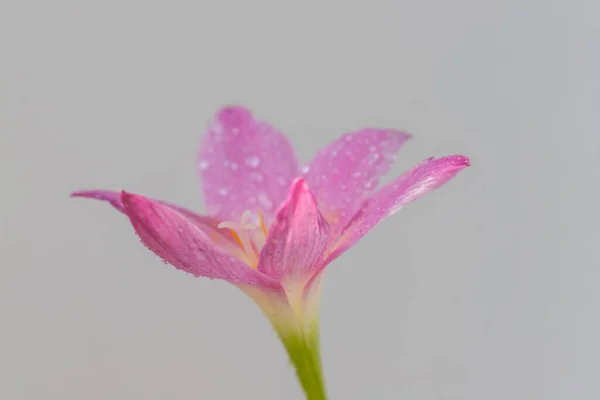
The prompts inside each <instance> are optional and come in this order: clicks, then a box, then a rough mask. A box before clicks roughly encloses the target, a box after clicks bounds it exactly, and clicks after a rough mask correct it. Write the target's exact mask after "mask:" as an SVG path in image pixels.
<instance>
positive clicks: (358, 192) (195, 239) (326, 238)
mask: <svg viewBox="0 0 600 400" xmlns="http://www.w3.org/2000/svg"><path fill="white" fill-rule="evenodd" d="M408 138H409V135H407V134H406V133H403V132H400V131H395V130H390V129H363V130H360V131H357V132H354V133H349V134H346V135H344V136H343V137H342V138H340V139H339V140H337V141H335V142H333V143H332V144H330V145H329V146H327V147H325V148H324V149H322V150H321V151H319V152H318V153H317V155H316V156H315V157H314V159H313V160H312V161H311V162H310V164H308V165H307V166H306V167H304V168H300V167H299V164H298V161H297V158H296V155H295V153H294V150H293V149H292V147H291V146H290V144H289V142H288V141H287V140H286V138H285V137H284V136H283V135H282V134H281V133H280V132H278V131H277V129H275V128H274V127H272V126H270V125H269V124H267V123H265V122H262V121H258V120H256V119H255V118H254V117H253V115H252V114H251V113H250V112H249V111H248V110H246V109H244V108H242V107H226V108H223V109H222V110H220V111H219V112H218V113H217V115H216V117H215V119H214V121H213V122H212V124H211V125H210V127H209V129H208V131H207V133H206V136H205V137H204V140H203V143H202V145H201V148H200V152H199V157H198V172H199V175H200V180H201V184H202V189H203V191H204V200H205V202H206V209H207V214H208V216H202V215H198V214H195V213H193V212H192V211H189V210H187V209H184V208H182V207H179V206H175V205H172V204H169V203H165V202H162V201H156V200H152V199H150V198H147V197H144V196H140V195H137V194H132V193H128V192H124V191H123V192H120V193H118V192H111V191H103V190H89V191H79V192H75V193H73V196H79V197H89V198H96V199H100V200H105V201H108V202H109V203H110V204H112V205H113V206H114V207H115V208H116V209H117V210H119V211H121V212H122V213H123V214H125V215H126V216H127V217H128V218H129V220H130V221H131V224H132V226H133V228H134V230H135V231H136V233H137V234H138V236H139V237H140V238H141V240H142V242H143V243H144V244H145V245H146V246H147V247H148V248H149V249H150V250H151V251H153V252H154V253H155V254H156V255H158V256H159V257H160V258H162V259H163V260H164V261H165V262H167V263H169V264H171V265H173V266H174V267H176V268H178V269H181V270H183V271H185V272H188V273H190V274H192V275H194V276H203V277H208V278H212V279H223V280H226V281H228V282H231V283H232V284H234V285H235V286H237V287H239V288H240V289H241V290H243V291H244V292H245V293H246V294H247V295H248V296H250V297H251V298H252V299H253V300H254V301H255V302H256V303H257V304H258V305H259V306H260V307H261V309H262V310H263V311H264V313H265V315H266V316H267V317H268V318H269V320H270V321H271V323H272V324H273V326H274V328H275V330H276V331H277V333H278V334H279V336H280V338H281V340H282V342H283V344H284V346H285V347H286V350H287V351H288V353H289V355H290V358H291V361H292V363H293V364H294V365H295V367H296V370H297V373H298V378H299V380H300V383H301V385H302V386H303V388H304V390H305V391H306V393H307V398H308V399H325V389H324V383H323V379H322V374H321V364H320V356H319V340H318V304H319V295H320V286H321V278H322V276H323V270H324V269H325V267H326V266H327V265H328V264H330V263H331V262H332V261H333V260H335V259H336V258H337V257H338V256H340V255H341V254H342V253H343V252H345V251H346V250H348V249H349V248H350V247H352V246H353V245H354V244H356V242H357V241H358V240H359V239H360V238H362V237H363V236H364V235H365V234H366V233H367V232H369V231H370V230H371V229H372V228H373V227H374V226H375V225H377V224H378V223H379V222H380V221H381V220H383V219H384V218H387V217H389V216H390V215H392V214H394V213H395V212H397V211H398V210H400V209H401V208H402V207H403V206H404V205H405V204H407V203H409V202H411V201H413V200H415V199H417V198H419V197H420V196H422V195H424V194H425V193H427V192H429V191H431V190H433V189H435V188H437V187H439V186H441V185H443V184H444V183H446V182H447V181H448V180H449V179H451V178H452V177H454V176H455V175H456V174H457V173H458V172H459V171H461V170H462V169H463V168H465V167H466V166H468V165H469V159H468V158H467V157H465V156H460V155H455V156H448V157H442V158H437V159H435V158H430V159H427V160H425V161H423V162H421V163H420V164H418V165H416V166H415V167H414V168H412V169H411V170H409V171H408V172H406V173H404V174H403V175H402V176H400V177H399V178H397V179H396V180H395V181H393V182H392V183H390V184H388V185H385V186H383V187H381V188H378V184H379V180H380V178H381V177H382V176H383V175H384V174H385V173H387V172H388V170H389V169H390V167H391V165H392V163H393V162H394V160H395V155H396V153H397V151H398V150H399V149H400V147H401V146H402V145H403V144H404V143H405V142H406V140H407V139H408Z"/></svg>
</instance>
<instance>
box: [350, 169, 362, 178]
mask: <svg viewBox="0 0 600 400" xmlns="http://www.w3.org/2000/svg"><path fill="white" fill-rule="evenodd" d="M361 175H362V173H361V172H360V171H356V172H353V173H352V177H353V178H360V176H361Z"/></svg>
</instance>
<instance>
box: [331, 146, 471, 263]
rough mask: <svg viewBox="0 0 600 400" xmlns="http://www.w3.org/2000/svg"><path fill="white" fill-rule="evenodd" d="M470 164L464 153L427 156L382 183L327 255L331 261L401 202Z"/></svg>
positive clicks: (454, 174) (411, 199) (397, 208)
mask: <svg viewBox="0 0 600 400" xmlns="http://www.w3.org/2000/svg"><path fill="white" fill-rule="evenodd" d="M469 165H471V164H470V161H469V159H468V158H467V157H465V156H460V155H456V156H447V157H442V158H438V159H435V158H433V157H432V158H429V159H427V160H425V161H423V162H421V163H420V164H418V165H417V166H415V167H414V168H413V169H411V170H410V171H408V172H406V173H404V174H403V175H402V176H400V177H399V178H398V179H396V180H395V181H394V182H392V183H390V184H389V185H386V186H384V187H383V188H381V190H379V191H378V192H377V193H375V194H374V195H373V196H371V197H370V198H368V199H367V200H366V201H365V202H364V204H363V206H362V208H361V209H360V210H359V211H358V212H357V213H356V214H355V215H354V217H353V218H352V220H351V221H350V222H349V223H348V225H347V226H346V227H344V230H343V232H342V236H341V238H340V239H339V241H338V244H337V246H336V247H334V249H333V251H332V253H331V254H330V255H329V257H328V260H327V262H328V263H329V262H331V261H333V260H334V259H335V258H337V257H338V256H339V255H340V254H342V253H343V252H344V251H346V250H347V249H349V248H350V247H352V246H354V244H355V243H356V242H357V241H358V240H359V239H360V238H362V237H363V236H364V235H365V234H367V233H368V232H369V231H370V230H371V229H372V228H373V227H374V226H375V225H377V224H378V223H379V222H380V221H381V220H383V219H384V218H387V217H389V216H391V215H392V214H394V213H396V212H398V211H399V210H400V209H401V208H402V207H403V206H404V205H406V204H408V203H410V202H411V201H414V200H416V199H418V198H419V197H421V196H423V195H424V194H426V193H428V192H430V191H432V190H434V189H436V188H438V187H440V186H442V185H443V184H444V183H446V182H448V181H449V180H450V179H452V178H453V177H454V176H456V174H458V173H459V172H460V171H461V170H463V169H464V168H465V167H467V166H469Z"/></svg>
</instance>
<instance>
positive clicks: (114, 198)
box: [71, 190, 125, 213]
mask: <svg viewBox="0 0 600 400" xmlns="http://www.w3.org/2000/svg"><path fill="white" fill-rule="evenodd" d="M71 197H85V198H88V199H96V200H104V201H107V202H108V203H110V205H111V206H113V207H114V208H116V209H117V210H119V211H120V212H122V213H125V208H124V207H123V204H122V203H121V193H120V192H114V191H112V190H78V191H76V192H73V193H71Z"/></svg>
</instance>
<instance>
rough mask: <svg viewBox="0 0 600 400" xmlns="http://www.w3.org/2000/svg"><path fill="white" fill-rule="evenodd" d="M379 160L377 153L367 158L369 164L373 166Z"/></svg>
mask: <svg viewBox="0 0 600 400" xmlns="http://www.w3.org/2000/svg"><path fill="white" fill-rule="evenodd" d="M377 160H379V154H377V153H372V154H371V155H370V156H369V157H368V158H367V162H368V163H369V164H373V163H375V162H377Z"/></svg>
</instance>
